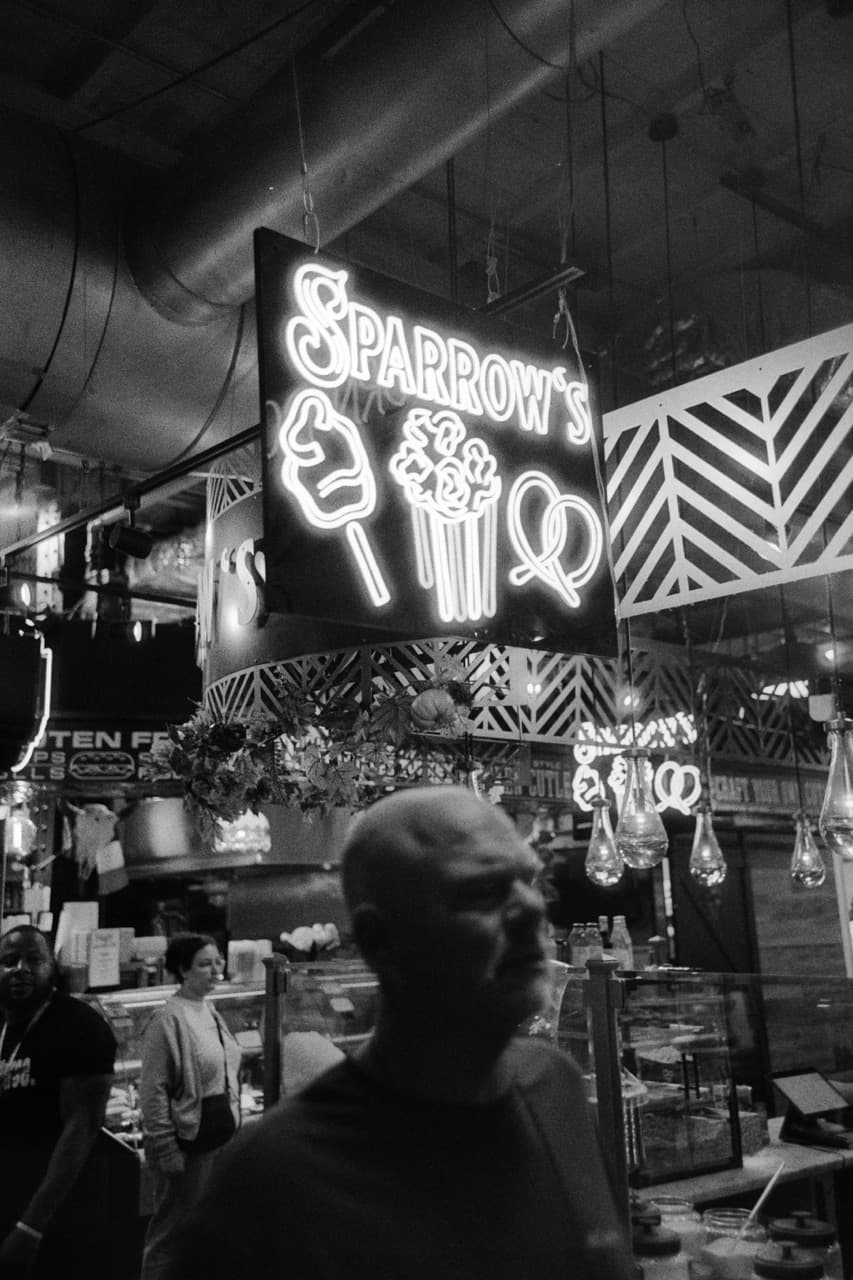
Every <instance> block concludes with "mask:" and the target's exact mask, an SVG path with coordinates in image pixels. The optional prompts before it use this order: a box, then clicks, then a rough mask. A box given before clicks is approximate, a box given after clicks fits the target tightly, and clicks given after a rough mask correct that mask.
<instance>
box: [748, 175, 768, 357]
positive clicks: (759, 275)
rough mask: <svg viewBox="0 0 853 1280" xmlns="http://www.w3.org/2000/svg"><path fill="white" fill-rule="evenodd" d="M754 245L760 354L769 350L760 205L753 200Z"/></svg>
mask: <svg viewBox="0 0 853 1280" xmlns="http://www.w3.org/2000/svg"><path fill="white" fill-rule="evenodd" d="M750 203H751V205H752V246H753V252H754V254H755V261H756V264H757V266H756V280H757V281H758V340H759V345H760V352H759V354H760V355H764V353H765V351H766V350H767V326H766V324H765V321H764V272H763V271H762V269H761V257H760V247H759V243H758V206H757V205H756V203H755V201H754V200H752V201H751V202H750Z"/></svg>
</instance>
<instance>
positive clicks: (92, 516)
mask: <svg viewBox="0 0 853 1280" xmlns="http://www.w3.org/2000/svg"><path fill="white" fill-rule="evenodd" d="M260 434H261V424H260V423H259V422H256V423H255V425H254V426H252V427H246V428H245V430H243V431H238V432H237V434H236V435H234V436H229V437H228V439H227V440H223V441H221V443H219V444H214V445H211V446H210V448H209V449H203V450H202V452H201V453H194V454H192V456H191V457H189V458H184V459H183V461H181V462H176V463H174V464H173V465H172V466H170V467H165V468H164V469H163V470H162V471H155V473H154V475H152V476H149V477H148V478H147V479H146V480H139V481H137V483H136V484H134V485H131V487H130V488H129V489H128V490H127V491H126V492H125V493H123V494H121V496H120V497H117V498H116V497H113V498H109V499H106V498H105V499H104V500H103V501H102V502H96V503H95V504H94V506H91V507H87V508H86V510H85V511H78V512H77V513H76V514H75V515H73V516H67V517H66V518H65V519H64V520H60V521H58V522H57V523H56V524H52V525H50V526H49V528H47V529H40V530H38V532H36V533H30V534H28V535H27V536H26V537H25V538H19V539H18V540H17V542H10V543H9V545H8V546H7V547H2V548H0V565H2V564H4V563H5V561H6V558H7V557H8V556H17V555H20V554H21V552H23V551H29V550H30V548H32V547H36V546H38V545H39V543H41V542H47V540H48V539H49V538H57V537H59V536H60V535H61V534H64V533H70V532H71V531H72V530H73V529H79V528H80V527H81V525H86V524H90V523H91V522H92V521H93V520H102V519H103V518H104V516H106V515H108V514H110V513H111V512H116V513H117V514H118V513H120V512H122V511H123V510H127V509H129V508H134V509H135V508H136V507H138V506H139V504H140V502H141V500H142V498H144V497H148V496H149V495H150V494H152V493H156V492H157V491H158V490H160V489H164V488H166V487H167V486H168V485H170V484H172V483H173V482H174V481H175V480H179V479H180V478H181V477H182V476H186V475H189V474H190V472H192V471H198V470H203V469H204V468H205V467H207V466H209V465H210V463H211V462H215V461H216V460H217V458H221V457H223V456H224V455H225V454H227V453H234V452H235V451H236V450H237V449H242V448H243V447H244V446H245V445H247V444H253V443H254V442H255V440H257V439H258V437H259V436H260Z"/></svg>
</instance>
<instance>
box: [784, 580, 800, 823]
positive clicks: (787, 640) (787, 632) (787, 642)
mask: <svg viewBox="0 0 853 1280" xmlns="http://www.w3.org/2000/svg"><path fill="white" fill-rule="evenodd" d="M779 608H780V611H781V615H782V636H783V639H784V647H785V677H786V679H787V681H788V689H787V696H786V698H785V711H786V718H787V726H788V739H789V741H790V744H791V755H792V756H793V758H794V777H795V779H796V783H797V807H798V808H799V809H800V811H801V812H802V813H805V808H806V806H805V800H804V798H803V778H802V773H801V771H800V757H799V752H798V751H797V739H796V735H795V733H794V716H793V712H792V711H791V701H792V698H793V696H794V695H793V686H794V682H793V678H792V674H791V639H792V633H791V626H790V619H789V616H788V604H787V601H786V600H785V588H784V586H783V585H782V583H781V582H780V583H779Z"/></svg>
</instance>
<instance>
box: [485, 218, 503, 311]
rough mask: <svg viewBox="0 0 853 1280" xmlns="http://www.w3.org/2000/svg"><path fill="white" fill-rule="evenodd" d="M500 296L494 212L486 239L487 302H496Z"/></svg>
mask: <svg viewBox="0 0 853 1280" xmlns="http://www.w3.org/2000/svg"><path fill="white" fill-rule="evenodd" d="M500 296H501V281H500V276H499V275H498V255H497V252H496V250H495V218H494V214H492V219H491V222H490V223H489V238H488V240H487V241H486V302H487V303H489V302H496V301H497V299H498V298H499V297H500Z"/></svg>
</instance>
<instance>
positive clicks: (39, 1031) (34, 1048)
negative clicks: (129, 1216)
mask: <svg viewBox="0 0 853 1280" xmlns="http://www.w3.org/2000/svg"><path fill="white" fill-rule="evenodd" d="M54 976H55V963H54V958H53V953H52V951H51V949H50V946H49V945H48V942H47V939H46V938H45V937H44V935H43V934H42V933H41V932H40V931H39V930H38V929H36V928H34V927H33V926H31V925H18V926H15V927H14V928H12V929H11V930H9V931H8V932H7V933H5V934H4V935H3V937H2V938H0V1015H2V1024H0V1280H6V1277H7V1276H8V1277H10V1280H11V1277H13V1276H14V1277H17V1276H21V1277H23V1276H26V1277H33V1280H35V1278H36V1277H42V1276H43V1277H48V1276H52V1277H58V1276H60V1275H61V1276H63V1277H65V1278H66V1280H71V1278H72V1277H73V1278H74V1280H76V1277H78V1276H80V1277H82V1276H83V1275H84V1274H85V1275H87V1276H92V1275H94V1274H96V1269H97V1256H96V1255H97V1250H96V1249H93V1247H92V1245H93V1243H94V1241H93V1231H92V1228H93V1227H94V1225H95V1224H96V1223H97V1222H98V1219H99V1216H100V1215H101V1214H102V1213H103V1208H104V1202H103V1193H104V1191H105V1189H106V1187H105V1182H104V1180H103V1171H102V1178H101V1180H100V1182H99V1180H98V1177H97V1173H98V1167H97V1166H98V1162H97V1161H96V1160H94V1159H93V1156H92V1153H93V1149H94V1147H95V1142H96V1139H97V1137H98V1134H99V1132H100V1129H101V1125H102V1124H103V1120H104V1112H105V1108H106V1103H107V1098H108V1097H109V1091H110V1084H111V1082H112V1073H113V1064H114V1059H115V1048H116V1044H115V1037H114V1036H113V1033H112V1030H111V1029H110V1027H109V1026H108V1024H107V1023H106V1021H105V1020H104V1019H103V1018H102V1017H101V1016H100V1014H98V1013H96V1012H95V1010H93V1009H91V1008H89V1006H88V1005H86V1004H84V1003H83V1002H82V1001H80V1000H75V999H73V998H72V997H71V996H67V995H64V994H63V993H61V992H59V991H57V990H56V987H55V984H54ZM93 1254H94V1255H95V1261H94V1263H93V1262H92V1258H91V1256H90V1255H93Z"/></svg>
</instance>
